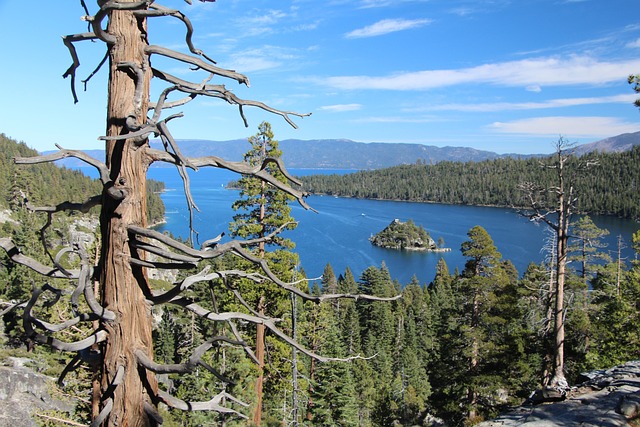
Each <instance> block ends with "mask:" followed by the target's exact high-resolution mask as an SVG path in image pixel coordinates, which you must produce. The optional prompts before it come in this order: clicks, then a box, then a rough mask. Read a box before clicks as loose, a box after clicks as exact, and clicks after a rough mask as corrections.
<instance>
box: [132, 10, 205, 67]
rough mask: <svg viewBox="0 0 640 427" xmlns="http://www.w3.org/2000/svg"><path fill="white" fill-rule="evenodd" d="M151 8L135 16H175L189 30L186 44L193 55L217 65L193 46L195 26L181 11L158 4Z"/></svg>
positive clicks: (136, 12)
mask: <svg viewBox="0 0 640 427" xmlns="http://www.w3.org/2000/svg"><path fill="white" fill-rule="evenodd" d="M149 7H150V8H151V10H137V11H135V12H133V14H134V15H136V16H140V17H143V16H144V17H155V16H173V17H174V18H178V19H179V20H181V21H182V22H183V23H184V25H185V27H186V28H187V34H186V35H185V42H186V43H187V46H188V47H189V50H190V51H191V53H193V54H194V55H198V56H202V57H203V58H205V59H206V60H207V61H209V62H211V63H212V64H215V63H216V61H214V60H213V59H211V58H209V57H208V56H207V55H205V53H204V52H203V51H202V50H200V49H197V48H196V47H195V46H194V45H193V40H192V37H193V25H191V21H190V20H189V18H188V17H187V16H186V15H185V14H183V13H182V12H180V11H179V10H175V9H169V8H167V7H164V6H160V5H157V4H152V5H150V6H149Z"/></svg>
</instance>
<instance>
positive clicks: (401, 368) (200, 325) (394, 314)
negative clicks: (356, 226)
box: [0, 137, 640, 427]
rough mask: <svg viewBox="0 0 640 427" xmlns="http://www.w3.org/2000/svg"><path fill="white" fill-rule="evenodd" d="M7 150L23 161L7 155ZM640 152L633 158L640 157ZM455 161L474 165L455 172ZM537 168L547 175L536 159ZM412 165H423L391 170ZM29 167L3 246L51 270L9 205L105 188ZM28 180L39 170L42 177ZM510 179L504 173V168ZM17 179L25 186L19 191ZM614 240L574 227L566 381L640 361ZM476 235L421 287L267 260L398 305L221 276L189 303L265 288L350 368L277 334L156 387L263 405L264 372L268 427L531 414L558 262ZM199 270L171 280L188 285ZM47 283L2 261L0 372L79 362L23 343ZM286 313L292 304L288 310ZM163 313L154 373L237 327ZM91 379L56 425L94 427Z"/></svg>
mask: <svg viewBox="0 0 640 427" xmlns="http://www.w3.org/2000/svg"><path fill="white" fill-rule="evenodd" d="M9 142H10V140H8V139H7V138H4V137H3V138H2V143H3V144H6V145H7V149H6V150H3V153H4V154H3V155H6V156H8V157H10V156H13V155H16V153H18V154H19V155H32V154H35V152H33V151H30V150H29V149H27V148H26V146H24V144H17V145H16V144H15V143H13V144H11V143H9ZM14 146H15V147H14ZM16 147H17V148H16ZM7 150H14V151H13V152H10V153H12V154H6V153H7ZM21 150H22V151H21ZM634 154H635V155H636V156H637V155H638V152H634ZM606 157H607V156H604V158H606ZM610 158H611V159H616V158H618V159H619V157H616V156H610ZM3 161H4V160H3ZM509 162H511V161H508V162H507V163H508V164H510V163H509ZM513 162H514V163H513V165H514V167H518V168H520V169H521V170H526V169H527V167H526V166H527V165H526V164H522V163H518V161H515V160H513ZM603 163H604V161H601V162H600V165H602V164H603ZM481 164H484V163H481ZM481 164H480V165H481ZM487 164H488V165H491V164H493V163H492V162H489V163H487ZM618 164H619V165H620V168H619V170H620V171H624V169H622V166H623V165H624V166H625V167H627V166H629V165H628V163H626V162H623V161H619V163H618ZM450 166H452V167H458V166H459V167H464V165H458V164H455V163H454V164H451V165H450ZM468 166H469V168H474V167H476V166H478V165H477V164H473V165H468ZM528 166H531V167H533V166H536V167H538V163H537V162H536V163H533V164H530V165H528ZM416 167H419V168H425V166H416ZM505 167H506V166H505ZM9 168H11V169H9ZM405 168H406V170H410V169H411V168H413V167H400V168H394V169H395V170H404V169H405ZM19 169H21V168H17V169H15V168H14V166H13V165H12V163H11V162H10V161H9V162H7V163H3V164H2V174H0V175H2V176H4V175H5V173H4V171H8V170H11V173H10V174H6V175H8V176H7V177H4V178H3V179H4V181H2V184H1V185H2V186H0V189H1V191H3V196H4V197H5V199H7V198H8V200H9V202H8V203H7V204H6V206H7V208H8V209H11V210H12V215H14V214H15V218H16V219H18V220H19V222H17V223H9V222H7V223H5V224H3V225H2V227H1V230H0V231H1V234H2V236H5V235H10V236H11V237H12V238H13V239H14V241H16V242H18V243H19V244H20V245H21V247H25V248H26V249H27V250H28V252H29V255H31V256H34V257H37V258H39V259H41V260H42V261H43V262H47V254H46V253H44V252H43V251H42V249H41V245H40V244H39V243H38V241H37V238H38V235H37V232H36V231H31V232H29V231H28V229H27V226H26V225H25V224H27V223H28V222H29V220H28V219H27V218H28V217H27V216H26V213H24V212H22V211H23V208H22V206H21V205H20V204H19V203H16V204H14V203H12V202H11V200H13V199H12V196H11V195H12V194H22V193H20V191H23V192H27V191H29V192H31V191H33V194H34V196H33V198H34V203H43V204H46V203H52V201H51V200H50V199H48V198H47V197H48V195H46V194H40V193H37V192H36V190H35V189H33V190H31V189H30V182H33V180H34V179H39V180H41V182H40V183H42V182H44V183H48V182H50V181H49V180H50V177H51V176H53V177H57V178H56V179H57V180H58V181H56V184H55V189H56V191H59V192H60V193H59V194H58V197H61V198H64V197H68V198H71V199H72V200H74V198H73V197H72V196H74V195H79V194H81V193H80V190H82V192H83V193H82V194H87V193H86V192H85V190H87V191H88V194H91V191H94V189H93V187H87V188H79V187H78V186H79V185H87V186H90V185H92V184H91V182H90V181H87V182H86V183H85V184H80V183H75V182H74V181H73V180H71V179H66V177H65V175H64V174H66V173H69V174H71V176H74V177H76V176H77V178H78V181H79V182H85V181H86V178H83V177H82V175H80V174H78V173H77V172H73V171H64V172H59V171H63V170H62V169H59V168H56V167H55V166H52V167H51V173H50V174H49V173H47V172H46V170H47V169H49V167H48V166H47V165H39V166H37V167H29V168H24V170H19ZM32 170H33V171H32ZM36 170H39V171H38V172H36ZM29 173H34V174H35V173H40V174H42V175H38V176H37V178H34V176H33V175H28V174H29ZM58 173H61V174H62V175H60V176H58V175H57V174H58ZM507 173H508V172H507V169H505V170H504V174H505V175H506V174H507ZM509 173H510V172H509ZM18 176H19V177H21V178H24V180H25V181H26V182H25V181H18V180H17V179H16V177H18ZM356 176H360V175H359V174H356ZM12 177H13V178H12ZM458 179H460V180H462V178H460V177H459V178H458ZM23 185H24V186H25V187H24V188H25V189H22V187H21V186H23ZM47 185H48V184H45V187H46V186H47ZM7 188H9V189H12V190H7ZM51 188H54V187H51ZM444 188H446V187H444ZM158 189H159V188H156V190H158ZM12 191H13V193H12ZM36 195H37V197H36ZM3 203H5V201H4V200H3ZM29 218H30V217H29ZM30 229H32V228H30ZM56 232H57V231H56ZM605 233H606V230H600V229H598V228H597V227H595V225H594V224H593V223H592V222H590V220H589V219H588V217H584V218H583V219H581V220H580V221H579V222H576V223H575V224H574V225H573V227H572V235H575V236H584V237H585V238H586V237H587V236H588V239H589V242H590V244H589V245H588V247H586V246H585V245H582V244H581V243H582V242H584V241H585V240H579V239H576V240H574V241H572V243H571V248H570V258H571V263H570V264H569V265H570V269H569V273H568V277H567V285H566V288H567V290H566V301H567V307H566V329H567V331H566V354H565V358H566V368H567V378H568V379H569V381H570V382H573V381H575V379H576V377H577V376H578V374H579V373H580V372H582V371H584V370H588V369H594V368H606V367H610V366H613V365H615V364H618V363H621V362H625V361H627V360H631V359H635V358H637V355H638V352H640V310H639V309H640V262H638V261H636V260H623V259H611V258H609V257H608V255H607V253H608V252H607V251H606V250H605V249H603V248H602V247H601V245H599V239H600V237H601V236H603V235H604V234H605ZM467 236H468V240H466V241H465V242H464V243H463V244H462V245H461V247H460V248H453V249H454V250H460V251H461V252H462V254H463V255H464V256H465V258H466V259H467V262H466V265H465V268H464V269H463V270H462V271H458V270H456V271H454V272H450V271H449V269H448V267H447V265H446V263H445V262H444V260H441V261H440V262H439V264H438V266H437V269H436V271H435V272H434V274H435V277H434V279H433V281H432V282H431V283H419V282H418V281H417V280H415V279H414V280H412V281H411V282H410V283H399V282H398V281H396V280H394V279H393V278H392V277H391V276H390V274H389V271H388V270H387V268H386V267H385V266H384V265H381V266H371V267H369V268H367V269H366V270H365V271H364V272H363V273H362V274H361V275H360V277H354V275H353V274H352V273H351V271H350V270H349V269H347V270H346V271H344V272H334V271H333V269H332V267H331V266H330V265H327V266H326V268H325V271H324V274H323V276H322V279H320V280H314V281H311V282H309V283H307V282H306V281H304V280H302V281H301V279H304V278H305V273H304V266H298V267H296V268H292V266H294V265H296V262H297V261H296V260H297V255H296V254H295V249H294V248H287V247H283V248H282V249H279V250H277V251H274V252H267V254H266V255H265V257H266V258H267V259H268V261H269V262H270V263H271V264H272V265H273V266H274V267H273V268H274V269H277V270H276V271H277V272H278V274H280V275H282V276H283V279H284V280H288V281H294V280H296V283H298V286H300V287H302V288H305V290H306V288H307V287H308V288H309V291H310V292H311V293H313V294H315V295H322V294H327V293H331V294H334V293H348V294H365V295H376V296H381V297H391V296H394V295H401V298H399V299H396V300H394V301H391V302H388V301H384V302H383V301H356V300H353V299H346V300H326V301H323V302H321V303H314V302H305V303H303V302H302V300H300V299H298V298H295V297H294V298H292V297H291V296H290V295H289V294H288V293H287V292H284V291H282V289H280V288H278V287H274V286H270V285H269V284H268V283H264V284H261V285H260V286H256V284H255V283H253V282H252V281H248V280H241V281H239V282H233V283H232V282H228V281H227V280H225V279H214V280H208V281H202V282H199V283H196V284H194V285H193V286H191V287H190V288H189V290H188V294H187V295H186V297H187V298H192V299H193V300H206V301H207V302H206V304H207V305H204V306H205V308H208V309H210V310H214V309H215V310H218V311H244V310H246V308H245V307H243V306H241V305H239V304H238V303H237V300H235V298H234V293H235V292H236V291H237V290H238V289H245V290H246V289H249V290H253V291H254V294H253V295H249V296H248V298H258V297H260V295H263V296H265V299H266V301H268V304H267V307H266V308H265V310H266V312H267V314H268V315H270V316H273V317H275V318H278V319H279V327H280V328H281V329H282V330H283V331H284V332H286V333H288V334H290V335H291V336H297V337H298V340H299V341H300V342H301V343H303V344H304V346H305V347H306V348H308V349H310V350H311V351H313V352H315V353H318V354H322V355H325V356H328V357H333V358H341V359H347V360H348V361H327V362H323V363H321V362H319V361H317V360H314V359H312V358H308V357H304V356H302V355H301V354H300V353H299V352H297V351H294V350H293V349H292V347H290V346H289V345H287V344H285V343H283V342H282V341H281V340H280V339H279V338H278V337H276V336H275V335H273V334H271V333H269V332H268V331H267V333H266V340H265V343H266V346H265V364H264V368H263V369H262V370H259V369H258V368H257V367H256V365H255V364H254V363H253V361H252V360H251V358H250V357H248V356H247V355H246V354H245V352H244V350H243V349H242V348H238V347H235V346H220V347H219V348H218V349H217V350H216V351H215V352H214V354H213V355H210V356H207V357H209V358H208V359H204V360H203V362H202V363H203V365H202V369H200V368H199V369H198V370H197V371H196V372H195V373H191V374H170V375H165V376H163V377H161V378H160V381H161V383H162V388H164V389H167V390H171V391H172V392H173V393H174V394H175V395H176V396H177V397H179V398H181V399H184V400H198V401H206V400H207V399H210V398H211V395H212V394H215V393H216V392H217V390H219V389H225V390H227V391H229V392H230V393H231V394H233V395H235V396H236V397H238V398H240V399H241V400H242V401H245V402H249V403H250V405H253V406H255V405H256V395H255V393H256V392H255V388H254V384H255V382H256V379H257V378H258V377H259V376H261V377H262V379H263V389H264V397H263V403H262V407H263V415H262V425H263V426H273V427H275V426H281V425H288V424H290V423H293V420H296V425H308V426H327V427H328V426H336V425H341V426H354V427H355V426H358V427H360V426H362V427H365V426H380V427H382V426H414V425H436V423H437V422H439V421H443V422H445V423H446V425H448V426H468V425H473V424H474V423H476V422H478V421H480V420H483V419H487V418H490V417H492V416H494V415H496V414H497V413H499V412H500V411H502V410H504V409H506V408H508V407H510V406H512V405H517V404H520V403H522V402H523V401H524V400H525V399H526V398H527V396H529V395H530V393H531V392H532V391H533V390H535V389H538V388H540V387H541V386H542V385H543V384H544V383H545V381H546V380H547V379H548V375H549V372H550V364H551V359H552V354H553V337H552V331H551V329H552V328H551V323H552V317H551V306H550V294H551V292H550V291H551V287H552V286H553V285H552V282H553V281H552V275H551V273H550V272H551V271H552V270H553V266H552V265H551V264H550V263H546V262H545V263H541V264H530V265H529V267H528V268H527V270H526V271H524V272H518V271H516V269H515V268H514V266H513V265H512V263H511V262H510V261H509V260H508V259H504V258H503V257H502V255H501V254H500V248H498V247H496V246H495V244H494V242H493V240H492V238H491V236H490V235H489V234H488V233H487V232H486V230H484V229H483V228H482V227H481V226H475V227H473V228H472V229H470V230H469V231H468V234H467ZM624 237H625V239H626V240H627V241H630V242H632V243H631V244H632V245H633V247H634V249H635V250H636V253H638V252H639V251H640V233H636V235H634V236H633V238H631V236H624ZM550 259H551V257H550ZM210 262H211V268H212V269H213V270H215V271H232V270H235V269H239V268H246V267H247V265H243V262H242V261H241V260H239V258H238V257H235V256H228V257H223V258H215V259H213V260H211V261H210ZM195 273H197V272H196V271H183V272H179V273H176V274H179V275H180V277H187V276H188V275H191V274H195ZM42 280H43V279H42V278H41V277H39V276H37V275H35V274H33V273H32V272H29V271H28V270H27V269H26V268H24V267H23V266H20V265H14V264H12V263H10V262H8V261H7V259H6V256H5V255H4V254H2V255H0V363H2V362H3V361H4V360H6V358H7V357H8V356H16V355H17V356H22V357H26V358H28V359H30V360H32V361H34V362H33V366H34V367H36V368H37V369H39V370H43V371H45V372H46V373H47V374H49V375H52V376H57V375H60V374H61V373H62V372H63V367H64V366H65V364H66V363H68V362H69V360H70V359H71V358H72V355H66V354H63V353H59V352H52V351H51V350H50V349H49V348H48V347H47V346H44V345H39V344H36V343H34V342H33V341H31V340H30V339H29V338H28V337H27V336H25V335H24V332H23V331H22V329H21V320H20V310H19V309H18V308H16V307H17V306H15V305H12V304H11V303H10V302H12V301H13V302H14V303H15V302H21V301H27V300H28V299H29V297H30V292H31V289H32V286H33V284H34V283H40V282H39V281H42ZM230 284H231V286H230ZM154 286H155V287H157V288H158V289H168V288H169V287H171V286H172V285H171V284H170V283H168V282H163V280H162V279H160V278H158V279H154ZM67 297H68V296H67ZM5 307H12V308H11V309H6V308H5ZM291 307H296V309H295V310H293V315H291ZM38 310H39V312H40V315H41V316H42V317H44V318H50V319H52V321H53V320H55V321H56V322H61V321H65V320H68V319H69V318H72V317H73V314H72V313H71V312H61V311H56V310H54V308H53V307H49V306H47V305H46V304H44V305H42V306H41V307H38ZM472 313H473V315H472ZM153 316H154V318H155V319H156V325H155V329H154V338H155V347H154V351H155V360H156V361H157V362H158V363H165V364H176V363H184V362H186V361H187V358H188V357H189V355H190V354H192V351H193V350H194V349H196V348H198V347H199V346H201V345H202V344H203V343H206V342H207V340H210V339H211V338H212V337H215V336H217V335H224V334H225V333H228V331H225V330H224V329H225V327H220V328H216V329H212V328H211V326H210V325H211V324H210V323H207V322H206V321H205V320H203V319H201V318H199V317H197V316H192V315H189V314H185V313H184V312H183V311H181V310H178V309H174V308H172V306H166V307H165V306H162V307H160V306H158V307H156V308H154V312H153ZM238 327H239V329H240V330H239V331H237V332H239V333H241V334H242V336H243V337H244V338H245V339H246V343H247V345H248V346H249V347H252V348H253V347H255V345H256V340H257V338H256V334H255V327H254V326H253V325H251V324H240V325H238ZM252 328H253V329H252ZM65 338H66V337H65ZM472 353H473V354H474V357H473V358H472V357H471V356H470V355H471V354H472ZM206 366H217V367H222V368H221V371H220V372H217V371H215V370H213V371H212V370H210V369H205V368H206ZM88 372H89V370H83V369H80V370H77V371H76V372H73V373H69V374H68V375H67V376H66V378H65V383H66V385H67V387H66V388H65V389H64V391H58V393H60V395H62V394H63V393H64V394H65V395H66V396H74V397H76V398H77V399H76V403H77V406H76V411H75V412H74V413H69V414H58V413H56V414H49V415H52V416H55V417H56V418H58V419H67V420H71V421H72V422H76V423H85V424H86V423H87V420H88V417H89V412H90V408H89V405H88V402H89V400H88V396H89V394H90V392H91V390H90V385H91V384H90V383H91V379H90V377H89V373H88ZM162 415H163V417H164V423H163V425H164V426H165V427H177V426H201V425H226V426H241V425H242V426H244V425H248V424H247V421H245V420H240V419H237V418H233V417H229V416H226V415H225V414H220V413H210V412H199V411H195V412H182V411H174V410H171V411H169V410H163V413H162Z"/></svg>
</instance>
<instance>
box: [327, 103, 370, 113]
mask: <svg viewBox="0 0 640 427" xmlns="http://www.w3.org/2000/svg"><path fill="white" fill-rule="evenodd" d="M361 108H362V104H336V105H325V106H322V107H320V108H319V110H322V111H330V112H333V113H341V112H344V111H356V110H360V109H361Z"/></svg>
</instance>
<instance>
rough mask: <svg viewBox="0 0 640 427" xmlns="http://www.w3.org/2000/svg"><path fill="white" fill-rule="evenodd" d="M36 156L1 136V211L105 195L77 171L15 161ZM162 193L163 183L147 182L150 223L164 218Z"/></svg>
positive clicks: (78, 200)
mask: <svg viewBox="0 0 640 427" xmlns="http://www.w3.org/2000/svg"><path fill="white" fill-rule="evenodd" d="M36 155H38V152H37V151H36V150H34V149H32V148H29V147H28V146H27V144H25V143H24V142H17V141H15V140H13V139H11V138H8V137H7V136H6V135H5V134H3V133H0V209H8V208H10V207H11V206H12V204H22V203H23V202H24V200H23V199H25V198H26V199H28V201H29V202H30V203H31V204H32V205H33V206H51V205H56V204H58V203H60V201H62V200H64V201H70V202H75V203H81V202H84V201H85V199H86V198H87V197H88V195H96V194H100V193H101V192H102V185H101V184H100V183H99V182H98V181H97V180H94V179H91V178H89V177H87V176H85V175H84V174H83V173H82V172H79V171H77V170H72V169H68V168H65V167H57V166H55V165H54V164H51V163H46V164H39V165H20V166H18V165H16V164H15V163H14V162H13V158H14V157H31V156H36ZM162 191H164V183H163V182H160V181H154V180H149V181H148V182H147V212H148V215H149V222H151V223H157V222H160V221H162V220H163V219H164V204H163V203H162V199H160V193H161V192H162ZM96 215H97V211H96Z"/></svg>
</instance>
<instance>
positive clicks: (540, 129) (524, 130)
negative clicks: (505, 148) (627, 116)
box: [488, 116, 640, 139]
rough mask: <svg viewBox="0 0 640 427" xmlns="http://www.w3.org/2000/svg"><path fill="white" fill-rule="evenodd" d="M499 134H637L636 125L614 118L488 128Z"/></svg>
mask: <svg viewBox="0 0 640 427" xmlns="http://www.w3.org/2000/svg"><path fill="white" fill-rule="evenodd" d="M488 128H489V129H490V130H493V131H495V132H499V133H509V134H520V135H537V136H544V135H548V136H550V137H556V136H559V135H563V136H566V137H567V138H569V139H573V138H576V137H593V138H598V137H607V136H611V135H618V134H622V133H629V132H637V131H638V130H640V125H638V123H628V122H625V121H622V120H620V119H618V118H616V117H598V116H596V117H565V116H556V117H533V118H529V119H523V120H514V121H510V122H495V123H492V124H491V125H489V126H488Z"/></svg>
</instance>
